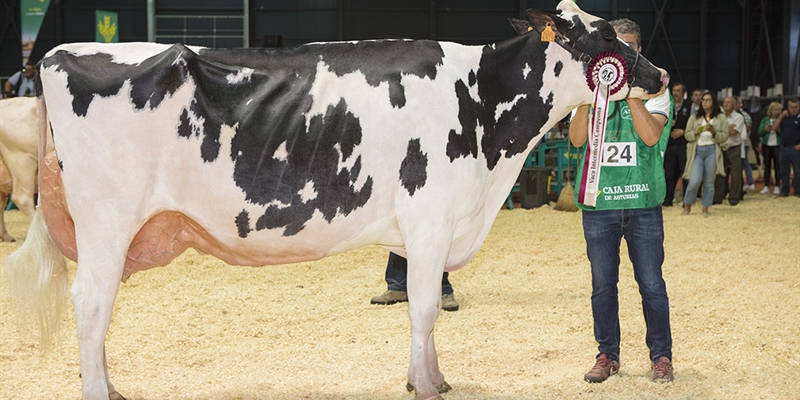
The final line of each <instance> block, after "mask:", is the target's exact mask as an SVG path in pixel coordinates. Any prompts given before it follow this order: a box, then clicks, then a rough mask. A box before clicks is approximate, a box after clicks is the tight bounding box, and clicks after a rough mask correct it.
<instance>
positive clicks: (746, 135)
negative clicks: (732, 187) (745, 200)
mask: <svg viewBox="0 0 800 400" xmlns="http://www.w3.org/2000/svg"><path fill="white" fill-rule="evenodd" d="M733 99H734V100H735V101H736V103H735V104H734V110H736V112H738V113H739V114H741V116H742V118H744V127H745V130H744V132H742V169H744V175H745V176H746V177H747V182H746V183H747V186H745V187H744V190H745V191H750V192H752V191H754V190H756V187H755V185H754V184H753V167H752V166H751V165H750V158H749V154H750V130H751V129H752V127H753V118H752V117H750V114H749V113H748V112H747V111H745V110H742V97H741V96H733ZM742 194H744V193H742Z"/></svg>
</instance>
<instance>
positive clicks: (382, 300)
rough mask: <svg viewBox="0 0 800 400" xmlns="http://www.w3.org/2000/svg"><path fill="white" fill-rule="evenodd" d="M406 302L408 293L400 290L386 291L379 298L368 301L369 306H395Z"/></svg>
mask: <svg viewBox="0 0 800 400" xmlns="http://www.w3.org/2000/svg"><path fill="white" fill-rule="evenodd" d="M406 301H408V293H406V292H404V291H402V290H387V291H385V292H383V294H382V295H380V296H375V297H373V298H372V300H370V301H369V302H370V304H383V305H389V304H395V303H403V302H406Z"/></svg>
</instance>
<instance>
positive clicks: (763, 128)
mask: <svg viewBox="0 0 800 400" xmlns="http://www.w3.org/2000/svg"><path fill="white" fill-rule="evenodd" d="M781 108H782V107H781V103H778V102H776V101H773V102H772V103H770V104H769V107H768V108H767V115H766V116H765V117H764V118H763V119H762V120H761V124H760V125H759V127H758V136H759V137H760V138H761V139H760V142H761V157H762V158H763V159H764V189H762V190H761V194H768V193H769V186H770V178H771V176H772V175H773V174H772V171H774V172H775V174H774V175H775V180H774V185H775V189H774V191H773V193H774V194H775V195H776V196H777V195H779V194H781V189H780V187H781V178H780V167H779V165H780V163H779V161H778V157H779V154H780V148H781V146H780V145H781V127H780V125H778V124H776V123H775V121H777V119H778V117H779V116H780V115H781Z"/></svg>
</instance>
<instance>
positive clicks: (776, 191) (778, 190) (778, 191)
mask: <svg viewBox="0 0 800 400" xmlns="http://www.w3.org/2000/svg"><path fill="white" fill-rule="evenodd" d="M772 194H774V195H775V196H777V195H779V194H781V188H779V187H777V186H775V190H773V191H772Z"/></svg>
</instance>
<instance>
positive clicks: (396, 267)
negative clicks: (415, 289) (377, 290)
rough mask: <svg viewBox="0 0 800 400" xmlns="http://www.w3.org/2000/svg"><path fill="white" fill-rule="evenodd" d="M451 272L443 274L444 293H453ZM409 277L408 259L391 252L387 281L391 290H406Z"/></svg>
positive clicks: (387, 268) (387, 264)
mask: <svg viewBox="0 0 800 400" xmlns="http://www.w3.org/2000/svg"><path fill="white" fill-rule="evenodd" d="M448 275H449V274H448V273H447V272H445V273H444V274H443V275H442V295H445V294H452V293H453V285H451V284H450V281H449V280H447V276H448ZM407 277H408V260H406V259H405V258H403V257H400V256H398V255H397V254H394V253H389V261H387V262H386V283H387V286H388V287H389V290H399V291H401V292H405V291H407V290H406V278H407Z"/></svg>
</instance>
